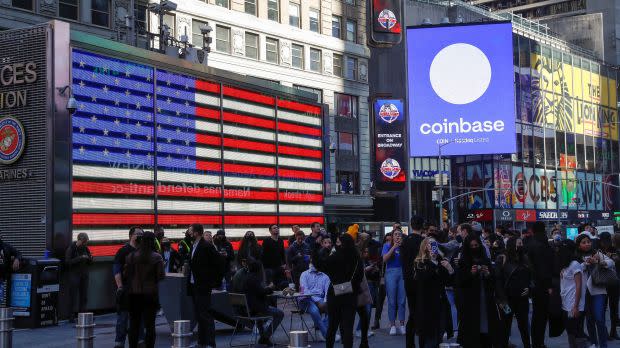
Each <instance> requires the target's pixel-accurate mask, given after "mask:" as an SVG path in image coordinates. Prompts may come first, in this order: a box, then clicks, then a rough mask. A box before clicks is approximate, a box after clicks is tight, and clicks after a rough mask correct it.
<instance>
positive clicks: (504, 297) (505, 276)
mask: <svg viewBox="0 0 620 348" xmlns="http://www.w3.org/2000/svg"><path fill="white" fill-rule="evenodd" d="M504 257H505V256H504ZM502 262H503V260H502V257H500V258H498V262H497V263H496V265H497V267H496V272H495V275H496V279H495V280H496V287H495V288H496V297H497V302H499V303H506V302H508V298H518V297H521V294H522V293H523V291H524V289H529V288H530V284H531V282H532V272H531V270H530V268H529V267H528V265H527V263H526V264H518V263H513V262H509V261H506V263H504V264H502ZM526 296H527V295H526Z"/></svg>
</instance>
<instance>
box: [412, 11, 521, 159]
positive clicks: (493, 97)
mask: <svg viewBox="0 0 620 348" xmlns="http://www.w3.org/2000/svg"><path fill="white" fill-rule="evenodd" d="M407 54H408V58H407V59H408V62H407V69H408V97H409V115H410V118H411V121H410V123H409V140H410V146H409V148H410V151H409V153H410V155H411V156H437V155H438V153H439V151H440V150H439V149H440V145H442V144H445V145H444V146H441V152H442V154H443V155H469V154H498V153H514V152H515V149H516V136H515V134H516V133H515V102H514V100H515V98H514V77H513V74H514V73H513V61H512V59H513V57H512V25H511V24H510V23H494V24H477V25H457V26H435V27H414V28H408V29H407Z"/></svg>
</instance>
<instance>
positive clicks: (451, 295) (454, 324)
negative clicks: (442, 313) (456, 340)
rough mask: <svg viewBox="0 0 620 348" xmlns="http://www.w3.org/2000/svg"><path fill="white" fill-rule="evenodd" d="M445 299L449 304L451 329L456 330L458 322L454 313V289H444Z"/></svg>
mask: <svg viewBox="0 0 620 348" xmlns="http://www.w3.org/2000/svg"><path fill="white" fill-rule="evenodd" d="M446 297H447V299H448V303H449V304H450V314H452V329H454V330H458V327H459V321H458V318H457V316H456V315H457V312H456V302H455V301H454V289H446Z"/></svg>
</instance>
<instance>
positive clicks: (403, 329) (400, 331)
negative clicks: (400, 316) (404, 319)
mask: <svg viewBox="0 0 620 348" xmlns="http://www.w3.org/2000/svg"><path fill="white" fill-rule="evenodd" d="M398 334H399V335H401V336H405V335H406V334H407V330H406V329H405V327H404V326H402V325H401V326H399V327H398Z"/></svg>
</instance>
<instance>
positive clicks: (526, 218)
mask: <svg viewBox="0 0 620 348" xmlns="http://www.w3.org/2000/svg"><path fill="white" fill-rule="evenodd" d="M515 217H516V218H515V220H517V221H523V222H534V221H536V210H532V209H517V210H516V211H515Z"/></svg>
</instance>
